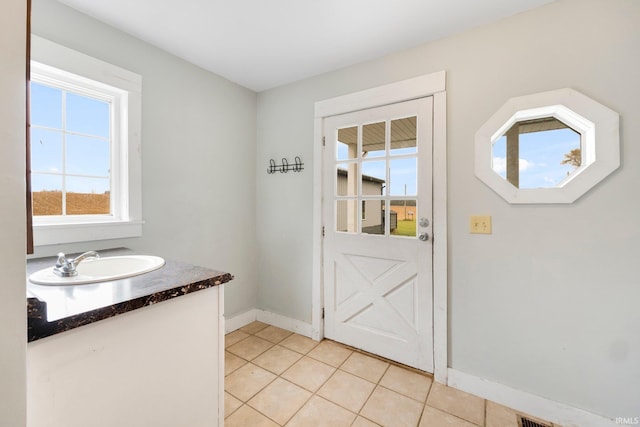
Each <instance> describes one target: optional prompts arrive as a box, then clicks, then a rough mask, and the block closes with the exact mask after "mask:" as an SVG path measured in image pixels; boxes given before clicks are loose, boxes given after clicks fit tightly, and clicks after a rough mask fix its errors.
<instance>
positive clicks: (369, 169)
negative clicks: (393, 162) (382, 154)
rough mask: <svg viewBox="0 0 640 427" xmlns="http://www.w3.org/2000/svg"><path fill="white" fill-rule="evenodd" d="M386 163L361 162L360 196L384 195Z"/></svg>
mask: <svg viewBox="0 0 640 427" xmlns="http://www.w3.org/2000/svg"><path fill="white" fill-rule="evenodd" d="M386 166H387V162H385V161H384V160H383V161H374V162H362V195H363V196H374V195H375V196H380V195H384V194H385V188H386V179H387V171H386Z"/></svg>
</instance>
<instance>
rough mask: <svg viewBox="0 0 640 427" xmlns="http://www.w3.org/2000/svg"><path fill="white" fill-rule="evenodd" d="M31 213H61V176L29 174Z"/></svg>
mask: <svg viewBox="0 0 640 427" xmlns="http://www.w3.org/2000/svg"><path fill="white" fill-rule="evenodd" d="M31 197H32V200H33V215H62V176H60V175H43V174H38V173H33V174H31Z"/></svg>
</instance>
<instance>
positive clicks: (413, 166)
mask: <svg viewBox="0 0 640 427" xmlns="http://www.w3.org/2000/svg"><path fill="white" fill-rule="evenodd" d="M390 164H391V166H390V173H389V175H390V181H391V189H390V194H391V195H392V196H416V195H417V194H418V193H417V179H416V176H417V171H418V169H417V163H416V158H415V157H414V158H410V159H393V160H391V161H390Z"/></svg>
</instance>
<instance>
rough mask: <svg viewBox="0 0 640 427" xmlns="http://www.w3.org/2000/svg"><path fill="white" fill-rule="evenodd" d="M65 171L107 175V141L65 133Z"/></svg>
mask: <svg viewBox="0 0 640 427" xmlns="http://www.w3.org/2000/svg"><path fill="white" fill-rule="evenodd" d="M66 154H67V173H69V174H77V175H93V176H102V177H108V176H109V171H110V169H111V158H110V154H109V142H108V141H105V140H102V139H95V138H87V137H82V136H78V135H67V149H66Z"/></svg>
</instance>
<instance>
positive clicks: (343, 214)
mask: <svg viewBox="0 0 640 427" xmlns="http://www.w3.org/2000/svg"><path fill="white" fill-rule="evenodd" d="M357 215H358V205H357V200H337V201H336V231H342V232H355V231H356V224H357V223H358V221H357Z"/></svg>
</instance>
